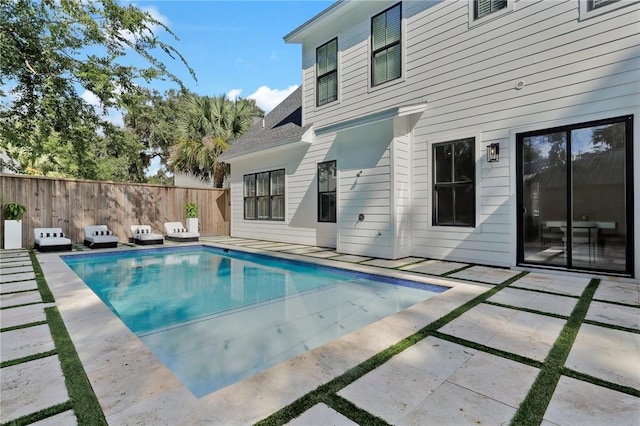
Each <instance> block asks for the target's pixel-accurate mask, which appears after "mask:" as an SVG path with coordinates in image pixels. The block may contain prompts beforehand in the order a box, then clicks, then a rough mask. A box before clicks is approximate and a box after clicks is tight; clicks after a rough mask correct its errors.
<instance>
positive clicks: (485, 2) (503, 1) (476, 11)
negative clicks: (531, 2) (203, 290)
mask: <svg viewBox="0 0 640 426" xmlns="http://www.w3.org/2000/svg"><path fill="white" fill-rule="evenodd" d="M506 7H507V0H475V1H474V2H473V18H474V19H480V18H484V17H485V16H487V15H490V14H492V13H494V12H497V11H498V10H501V9H504V8H506Z"/></svg>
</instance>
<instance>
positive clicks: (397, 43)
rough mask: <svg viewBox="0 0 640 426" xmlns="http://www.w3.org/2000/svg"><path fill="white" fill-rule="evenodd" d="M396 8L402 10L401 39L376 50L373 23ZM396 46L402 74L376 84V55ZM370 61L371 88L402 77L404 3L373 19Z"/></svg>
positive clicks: (384, 11)
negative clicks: (398, 50) (398, 51)
mask: <svg viewBox="0 0 640 426" xmlns="http://www.w3.org/2000/svg"><path fill="white" fill-rule="evenodd" d="M396 7H398V8H400V14H399V16H400V37H399V38H398V40H396V41H393V42H391V43H389V44H385V45H384V46H382V47H380V48H378V49H375V48H374V40H373V30H374V27H373V22H374V20H375V19H376V18H377V17H379V16H381V15H385V14H387V13H388V12H389V11H390V10H392V9H394V8H396ZM395 46H398V49H400V72H399V73H398V76H397V77H393V78H388V77H387V79H386V80H384V81H380V82H376V77H375V75H376V67H375V58H376V55H377V54H378V53H381V52H383V51H385V50H386V51H389V50H391V49H392V48H393V47H395ZM370 60H371V87H375V86H380V85H382V84H385V83H388V82H390V81H393V80H397V79H399V78H401V77H402V3H397V4H395V5H393V6H391V7H389V8H387V9H385V10H383V11H382V12H380V13H378V14H377V15H375V16H373V17H372V18H371V59H370Z"/></svg>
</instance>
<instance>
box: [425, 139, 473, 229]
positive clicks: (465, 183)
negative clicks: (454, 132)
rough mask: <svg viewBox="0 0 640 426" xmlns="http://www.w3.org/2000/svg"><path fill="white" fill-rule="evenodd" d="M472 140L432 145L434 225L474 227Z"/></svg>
mask: <svg viewBox="0 0 640 426" xmlns="http://www.w3.org/2000/svg"><path fill="white" fill-rule="evenodd" d="M474 145H475V138H467V139H460V140H456V141H452V142H446V143H439V144H434V145H433V224H434V225H449V226H475V217H476V214H475V211H476V208H475V206H476V196H475V173H476V172H475V149H474Z"/></svg>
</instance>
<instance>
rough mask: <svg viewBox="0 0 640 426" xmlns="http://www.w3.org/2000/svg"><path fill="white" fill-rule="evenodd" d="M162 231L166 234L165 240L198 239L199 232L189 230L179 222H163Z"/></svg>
mask: <svg viewBox="0 0 640 426" xmlns="http://www.w3.org/2000/svg"><path fill="white" fill-rule="evenodd" d="M164 232H165V234H167V240H172V241H198V240H199V238H200V233H199V232H189V231H187V229H186V228H185V227H184V226H182V223H180V222H165V224H164Z"/></svg>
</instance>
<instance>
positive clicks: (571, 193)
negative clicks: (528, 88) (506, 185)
mask: <svg viewBox="0 0 640 426" xmlns="http://www.w3.org/2000/svg"><path fill="white" fill-rule="evenodd" d="M632 124H633V116H627V117H619V118H613V119H609V120H601V121H597V122H590V123H582V124H577V125H572V126H565V127H560V128H553V129H545V130H540V131H535V132H528V133H521V134H518V135H517V137H516V141H517V154H516V156H517V163H516V167H517V174H518V194H517V195H518V197H517V198H518V209H519V214H518V263H519V264H525V265H526V264H532V265H536V264H538V265H544V266H551V267H559V268H566V269H578V270H581V269H584V270H598V271H606V272H615V273H620V274H625V275H630V274H631V272H632V271H633V241H632V237H633V225H634V223H633V188H632V182H633V179H632V177H633V171H632V169H631V166H632V158H633V157H632V148H633V141H632V135H633V131H632V130H633V129H632Z"/></svg>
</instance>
